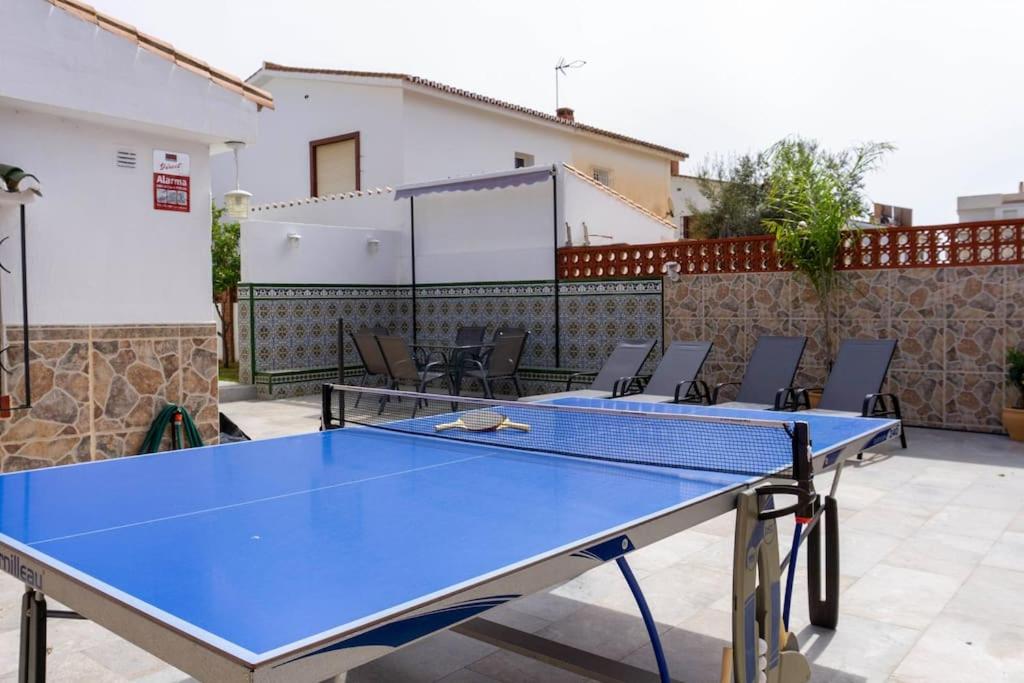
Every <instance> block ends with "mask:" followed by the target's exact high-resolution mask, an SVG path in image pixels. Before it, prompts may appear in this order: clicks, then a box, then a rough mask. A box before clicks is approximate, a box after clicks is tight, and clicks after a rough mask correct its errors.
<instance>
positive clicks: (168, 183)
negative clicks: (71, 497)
mask: <svg viewBox="0 0 1024 683" xmlns="http://www.w3.org/2000/svg"><path fill="white" fill-rule="evenodd" d="M0 64H3V68H2V69H0V140H2V141H3V143H2V144H0V165H5V166H8V167H17V168H20V169H23V170H24V171H25V172H28V173H30V174H32V175H34V176H35V177H36V178H38V182H39V188H40V189H41V192H42V196H41V197H37V198H35V201H33V202H32V203H30V204H27V205H25V207H24V215H25V230H26V240H25V247H26V251H27V255H28V259H27V269H26V272H25V275H26V281H27V303H28V313H29V323H30V329H29V337H30V344H29V346H30V349H31V351H32V353H33V356H34V357H35V358H36V360H33V361H32V365H31V372H30V374H29V377H30V382H29V387H28V388H29V389H31V396H28V397H26V395H25V394H26V391H25V389H26V387H25V382H24V378H23V377H21V375H22V374H23V370H24V367H23V365H22V364H21V357H22V356H21V350H20V347H19V346H18V344H17V343H18V341H19V340H20V330H21V327H20V325H21V323H22V322H23V320H22V316H21V302H22V294H23V291H22V288H21V275H22V272H21V264H20V261H19V258H18V256H19V248H18V247H19V244H18V242H19V237H18V236H19V233H20V230H21V220H20V216H21V211H22V209H21V207H20V206H19V204H21V203H22V202H23V201H24V200H25V199H26V198H28V197H27V195H25V194H24V193H15V192H13V191H14V190H17V189H18V188H16V187H11V186H10V184H8V185H7V186H6V187H0V237H7V236H9V237H11V238H12V239H10V240H8V241H7V242H6V243H4V244H3V245H2V246H0V262H2V263H3V264H4V265H5V266H7V267H8V268H11V270H12V271H13V273H12V274H11V275H8V274H6V273H4V274H2V275H0V289H2V293H3V296H2V313H3V320H4V323H6V325H8V329H7V332H8V333H9V335H10V337H11V339H12V341H13V342H15V346H14V347H12V348H11V349H10V350H9V351H8V352H7V353H6V354H4V357H3V361H4V362H5V363H6V364H8V365H11V366H14V367H15V368H16V370H17V373H16V374H15V376H14V377H13V378H12V380H11V385H10V393H11V394H13V401H14V403H16V404H17V403H21V402H23V401H24V400H25V399H26V398H30V399H31V402H32V407H31V409H26V410H20V411H15V417H14V419H13V420H7V421H3V420H0V442H3V446H4V454H5V455H4V456H3V461H2V467H3V469H4V470H5V471H6V470H10V469H16V468H21V467H31V466H38V465H40V464H48V463H50V462H63V461H67V460H69V459H71V460H82V459H89V458H93V457H107V456H114V455H124V454H131V453H136V452H138V451H137V448H138V446H139V444H140V443H141V440H142V435H143V434H144V432H145V430H146V428H147V427H148V426H149V424H150V422H151V421H152V419H153V417H154V416H155V414H156V413H157V412H158V411H159V410H160V409H161V408H162V407H163V406H164V405H165V404H166V403H168V402H173V403H181V404H184V405H185V406H186V407H187V408H188V409H189V410H190V411H191V412H192V413H193V416H194V417H196V419H197V422H198V423H199V424H200V425H201V429H202V430H203V433H204V435H205V436H206V437H208V438H216V435H217V429H216V423H217V401H216V399H217V387H216V380H217V378H216V375H217V371H216V337H215V327H214V314H213V309H212V307H211V286H212V285H211V273H210V269H211V265H210V201H211V194H210V154H211V151H217V150H220V149H224V145H223V143H224V142H225V141H228V140H240V141H250V142H251V141H252V140H254V139H255V135H256V130H257V113H258V112H259V110H260V109H262V108H269V107H271V106H272V104H273V100H272V98H271V96H270V95H269V94H268V93H266V92H263V91H261V90H260V89H258V88H256V87H254V86H252V85H250V84H247V83H245V82H243V81H241V80H240V79H238V78H236V77H233V76H230V75H227V74H225V73H223V72H221V71H218V70H217V69H215V68H213V67H210V66H208V65H206V64H204V63H203V62H201V61H200V60H198V59H195V58H194V57H191V56H189V55H186V54H183V53H181V52H180V51H178V50H176V49H174V47H173V46H170V45H168V44H167V43H164V42H162V41H160V40H158V39H156V38H153V37H151V36H148V35H146V34H145V33H142V32H140V31H138V30H137V29H135V28H134V27H132V26H129V25H127V24H125V23H123V22H120V21H118V20H117V19H115V18H113V17H109V16H106V15H103V14H101V13H99V12H96V11H95V10H94V9H92V8H91V7H89V6H88V5H85V4H83V3H80V2H77V1H74V0H12V1H9V2H5V3H3V16H2V20H0ZM3 190H6V192H4V191H3Z"/></svg>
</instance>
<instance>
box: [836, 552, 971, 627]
mask: <svg viewBox="0 0 1024 683" xmlns="http://www.w3.org/2000/svg"><path fill="white" fill-rule="evenodd" d="M960 585H961V582H960V581H959V580H957V579H954V578H952V577H949V576H943V575H941V574H934V573H932V572H926V571H921V570H918V569H905V568H903V567H892V566H889V565H886V564H879V565H877V566H875V567H874V568H872V569H871V570H870V571H868V572H867V573H866V574H865V575H864V576H862V577H861V578H860V579H859V580H858V581H857V582H856V583H854V584H853V585H852V586H850V587H849V588H848V589H847V590H846V592H845V593H844V594H843V606H842V609H843V611H844V612H845V613H847V614H852V615H855V616H859V617H863V618H865V619H872V620H875V621H881V622H884V623H887V624H895V625H897V626H905V627H907V628H913V629H918V630H921V629H924V628H925V627H927V626H928V623H929V622H930V621H931V620H932V619H934V618H935V617H936V616H937V615H938V614H939V613H940V612H941V611H942V609H943V607H945V605H946V603H947V602H949V600H950V598H952V597H953V595H954V594H955V593H956V591H957V589H958V588H959V587H960Z"/></svg>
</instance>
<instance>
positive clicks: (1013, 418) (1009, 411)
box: [1003, 408, 1024, 441]
mask: <svg viewBox="0 0 1024 683" xmlns="http://www.w3.org/2000/svg"><path fill="white" fill-rule="evenodd" d="M1003 427H1005V428H1006V431H1007V433H1009V435H1010V438H1011V439H1013V440H1014V441H1024V408H1003Z"/></svg>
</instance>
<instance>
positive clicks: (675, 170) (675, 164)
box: [669, 159, 679, 178]
mask: <svg viewBox="0 0 1024 683" xmlns="http://www.w3.org/2000/svg"><path fill="white" fill-rule="evenodd" d="M669 164H670V173H671V175H672V177H673V178H675V177H676V176H678V175H679V159H673V160H672V161H670V162H669Z"/></svg>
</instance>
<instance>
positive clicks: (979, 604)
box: [0, 397, 1024, 683]
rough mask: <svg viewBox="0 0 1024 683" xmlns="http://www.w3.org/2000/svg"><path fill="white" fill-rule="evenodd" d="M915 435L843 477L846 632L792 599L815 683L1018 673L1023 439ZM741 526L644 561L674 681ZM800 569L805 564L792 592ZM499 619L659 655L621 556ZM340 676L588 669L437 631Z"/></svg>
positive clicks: (10, 604)
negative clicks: (817, 621) (648, 638)
mask: <svg viewBox="0 0 1024 683" xmlns="http://www.w3.org/2000/svg"><path fill="white" fill-rule="evenodd" d="M222 408H223V409H224V410H225V412H226V413H227V414H228V415H229V416H230V417H231V418H232V419H233V420H234V421H235V422H236V423H237V424H238V425H239V426H240V427H241V428H242V429H243V430H244V431H246V432H247V433H249V434H250V436H253V437H254V438H268V437H272V436H280V435H284V434H291V433H296V432H301V431H309V430H312V429H316V428H317V425H318V419H319V401H318V398H317V397H309V398H302V399H287V400H280V401H268V402H257V401H241V402H234V403H230V404H225V405H223V406H222ZM908 434H909V439H910V448H909V449H908V450H906V451H903V450H900V449H899V448H898V447H897V448H892V447H887V448H886V449H885V451H884V452H880V453H875V454H871V455H870V456H869V457H867V458H866V459H865V460H864V461H863V462H861V463H851V466H850V467H848V468H847V469H846V471H845V472H844V473H843V481H842V482H841V485H840V487H839V493H838V497H839V505H840V509H841V519H842V527H841V528H842V532H841V539H842V542H843V545H842V564H843V570H842V571H843V575H842V577H841V591H842V592H841V596H842V597H841V615H840V623H839V630H838V631H836V632H829V631H826V630H823V629H819V628H816V627H813V626H810V625H808V620H807V610H806V606H805V605H804V604H803V601H801V600H797V601H795V603H794V610H793V631H794V632H796V633H797V635H798V637H799V638H800V643H801V646H802V650H803V651H804V652H806V653H807V654H808V657H809V659H810V660H811V661H812V665H813V668H814V679H813V680H814V681H816V682H817V681H834V682H843V683H863V682H865V681H893V682H896V683H917V682H922V683H923V682H925V681H927V682H928V683H935V682H941V681H951V682H953V681H978V680H993V681H1012V680H1022V679H1024V446H1022V445H1021V444H1017V443H1014V442H1011V441H1009V440H1007V439H1006V438H1005V437H1000V436H993V435H985V434H965V433H957V432H943V431H937V430H926V429H910V430H908ZM823 479H824V481H821V482H820V488H821V489H823V490H824V489H825V488H826V487H827V477H826V478H823ZM782 531H783V533H782V534H781V536H782V538H783V543H784V544H785V543H786V540H785V539H786V535H787V533H786V530H785V529H783V530H782ZM731 535H732V520H731V519H729V518H728V516H725V517H722V518H719V519H716V520H712V521H710V522H707V523H705V524H702V525H700V526H699V527H696V528H695V529H692V530H690V531H687V532H684V533H682V534H679V535H677V536H675V537H673V538H670V539H666V540H665V541H662V542H661V543H658V544H656V545H655V546H651V547H649V548H645V549H643V550H641V551H638V552H637V553H636V554H635V555H634V556H633V566H634V568H635V570H636V573H637V575H638V577H639V578H640V582H641V584H642V586H643V587H644V589H645V590H646V592H647V596H648V598H649V600H650V602H651V607H652V609H653V611H654V614H655V616H656V618H657V619H658V620H659V627H660V630H661V631H662V634H663V638H664V641H665V646H666V650H667V655H668V658H669V664H670V666H671V667H672V671H673V674H674V676H675V677H676V678H678V679H681V680H685V681H691V682H695V683H703V682H704V681H714V682H717V681H718V667H719V663H720V659H721V649H722V647H723V646H724V645H725V644H726V642H727V640H728V637H729V629H730V625H729V623H730V622H729V613H728V609H729V603H730V599H729V573H730V571H731V561H732V539H731ZM803 580H804V575H803V571H802V570H801V571H800V572H799V573H798V576H797V586H798V589H799V587H800V586H802V585H803V584H802V582H803ZM20 595H21V587H20V586H19V585H18V584H17V582H15V581H14V580H13V579H11V578H9V577H7V576H3V577H0V683H4V682H6V681H14V680H15V679H16V667H17V647H18V633H17V611H18V606H19V600H20ZM798 595H799V593H798ZM489 616H490V617H491V618H493V619H495V620H498V621H501V622H503V623H507V624H509V625H512V626H515V627H516V628H521V629H524V630H527V631H531V632H538V633H542V634H543V635H545V636H547V637H549V638H553V639H556V640H560V641H563V642H566V643H569V644H572V645H576V646H578V647H584V648H590V649H592V650H594V651H596V652H600V653H602V654H604V655H606V656H612V657H617V658H619V659H622V660H624V661H627V662H629V663H631V664H634V665H636V666H641V667H645V668H649V669H653V666H654V662H653V656H652V655H651V650H650V646H649V645H648V644H646V643H645V638H644V634H643V627H642V623H641V621H640V619H639V616H638V615H637V614H636V609H635V606H634V605H633V604H632V601H631V599H630V597H629V593H628V591H627V590H626V589H625V586H624V585H623V582H622V580H621V577H619V576H618V574H617V572H616V570H615V567H614V566H610V565H605V566H603V567H599V568H597V569H595V570H593V571H591V572H588V573H587V574H585V575H584V576H582V577H579V578H577V579H575V580H573V581H570V582H569V583H567V584H565V585H563V586H559V587H557V588H554V589H552V590H550V591H548V592H546V593H543V594H539V595H535V596H531V597H529V598H526V599H523V600H520V601H518V602H516V603H513V604H511V605H508V606H505V607H503V608H500V609H499V610H497V611H495V612H492V613H490V615H489ZM49 645H50V647H51V648H52V653H51V655H50V658H49V668H50V680H51V681H133V682H135V683H141V682H145V683H173V682H178V681H188V680H191V679H189V678H188V676H187V675H185V674H183V673H181V672H178V671H176V670H174V669H171V668H169V667H167V666H166V665H164V664H163V663H162V662H160V661H159V660H157V659H156V658H154V657H152V656H150V655H148V654H146V653H145V652H143V651H141V650H139V649H138V648H136V647H134V646H133V645H131V644H129V643H127V642H126V641H123V640H121V639H119V638H117V637H115V636H113V635H112V634H110V633H108V632H106V631H104V630H103V629H101V628H99V627H97V626H95V625H94V624H90V623H87V622H78V621H74V622H56V623H52V624H51V629H50V637H49ZM340 680H341V681H346V682H347V683H371V682H378V681H379V682H384V681H387V682H398V681H411V682H420V681H443V682H444V683H493V682H495V681H502V682H508V683H520V682H524V681H537V682H540V681H543V682H545V683H547V682H549V681H551V682H556V683H557V682H560V681H567V682H574V683H575V682H576V681H583V680H584V679H582V678H580V677H579V676H576V675H574V674H569V673H566V672H562V671H559V670H557V669H554V668H551V667H548V666H546V665H543V664H540V663H537V662H534V661H531V660H529V659H526V658H523V657H520V656H518V655H515V654H511V653H508V652H505V651H502V650H498V649H496V648H494V647H491V646H489V645H485V644H482V643H479V642H477V641H474V640H471V639H469V638H466V637H463V636H460V635H457V634H454V633H442V634H438V635H436V636H433V637H431V638H428V639H427V640H425V641H421V642H419V643H417V644H414V645H412V646H410V647H408V648H405V649H403V650H400V651H398V652H396V653H394V654H392V655H389V656H387V657H384V658H382V659H379V660H377V661H375V662H371V663H370V664H367V665H365V666H363V667H361V668H359V669H357V670H355V671H352V672H349V673H348V674H347V675H345V676H342V677H341V679H340Z"/></svg>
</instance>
